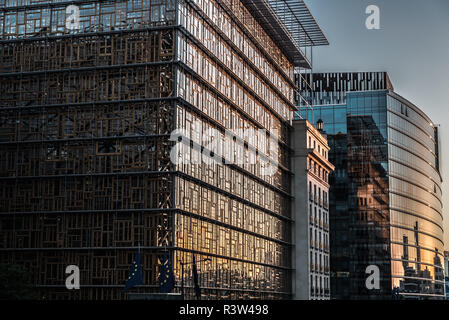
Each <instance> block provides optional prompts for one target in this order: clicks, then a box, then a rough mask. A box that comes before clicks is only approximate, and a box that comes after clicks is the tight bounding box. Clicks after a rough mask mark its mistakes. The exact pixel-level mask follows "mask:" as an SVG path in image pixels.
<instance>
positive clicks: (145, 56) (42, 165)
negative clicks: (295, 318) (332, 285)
mask: <svg viewBox="0 0 449 320" xmlns="http://www.w3.org/2000/svg"><path fill="white" fill-rule="evenodd" d="M281 19H282V20H281ZM301 22H302V24H301ZM323 44H327V40H326V38H325V37H324V35H323V34H322V32H321V30H320V29H319V27H318V25H317V23H316V22H315V20H314V19H313V17H312V15H311V14H310V12H309V10H308V9H307V7H306V6H305V4H304V2H303V1H292V0H283V1H282V0H280V1H269V2H267V1H265V0H241V1H240V0H195V1H178V0H155V1H153V0H152V1H150V0H129V1H121V0H105V1H95V0H91V1H90V0H85V1H67V2H64V1H57V2H55V1H48V0H0V108H1V113H0V124H1V125H0V144H1V148H0V211H1V212H0V214H1V215H0V235H1V236H0V237H1V241H0V262H4V263H13V264H18V265H21V266H23V267H24V268H25V269H26V270H28V271H29V272H30V274H31V275H32V277H33V279H32V281H33V283H34V284H35V286H36V288H38V289H39V290H40V294H41V296H42V297H43V298H46V299H81V298H82V299H124V298H126V295H125V294H124V293H122V291H121V290H122V288H123V286H124V284H125V281H126V279H127V275H128V270H129V267H130V265H131V263H132V261H133V257H134V255H135V253H136V251H137V248H138V247H140V250H141V262H142V268H143V280H144V284H143V285H141V286H139V287H136V288H133V289H132V292H137V293H145V292H158V291H159V282H158V278H157V277H158V272H159V266H160V263H161V257H162V254H163V252H164V251H165V250H168V252H169V256H170V261H171V262H172V265H173V267H174V273H175V277H176V288H175V291H176V292H179V290H180V286H181V283H180V281H181V279H185V296H186V298H192V297H194V290H193V282H192V279H191V273H192V265H191V263H190V262H192V260H193V255H194V254H195V255H196V261H197V268H198V273H199V278H200V287H201V288H202V295H203V298H204V299H223V298H227V299H234V298H245V299H250V298H251V299H252V298H265V299H280V298H289V297H291V272H292V270H291V245H292V240H291V227H292V217H291V211H290V205H291V189H290V184H291V182H290V177H291V174H292V172H291V167H290V153H291V151H290V148H289V145H290V130H291V121H292V118H293V111H294V110H295V106H294V93H295V90H296V84H295V81H294V70H295V68H296V69H299V70H301V69H310V68H311V63H310V55H306V54H305V52H310V48H311V47H313V46H316V45H323ZM179 132H181V133H182V134H180V133H179ZM210 132H214V133H215V136H214V137H215V138H216V139H217V140H220V141H225V140H226V138H227V137H229V136H231V141H234V142H235V145H238V147H235V149H232V152H231V153H223V154H217V153H214V152H213V151H214V150H212V149H211V150H209V149H208V146H209V142H207V141H205V140H207V139H209V138H210V134H209V133H210ZM248 132H258V133H261V132H263V134H262V135H260V134H259V135H248V134H247V133H248ZM209 140H210V139H209ZM217 140H215V141H217ZM272 140H275V143H274V145H273V144H272ZM198 146H199V147H198ZM211 148H212V147H211ZM256 150H257V151H256ZM203 151H204V154H208V153H209V155H210V156H212V154H214V155H215V157H214V159H215V160H216V161H215V162H213V163H211V164H210V163H209V164H207V163H206V162H205V161H203V158H202V157H201V155H202V154H203ZM211 152H212V153H211ZM217 155H220V157H217ZM217 158H218V159H217ZM267 167H274V168H276V170H275V171H274V172H271V174H264V172H265V171H263V170H262V169H261V168H263V169H267ZM205 259H207V260H206V261H205ZM181 262H182V263H185V267H184V268H183V269H184V274H183V275H182V274H181ZM189 263H190V264H189ZM68 265H76V266H78V267H79V269H80V272H81V273H80V274H81V280H80V284H81V289H80V290H67V289H66V287H65V278H66V274H65V268H66V267H67V266H68Z"/></svg>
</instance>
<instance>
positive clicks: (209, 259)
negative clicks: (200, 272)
mask: <svg viewBox="0 0 449 320" xmlns="http://www.w3.org/2000/svg"><path fill="white" fill-rule="evenodd" d="M206 261H212V259H211V258H204V259H203V260H199V261H198V262H206ZM180 264H181V295H182V299H183V300H184V265H191V264H193V261H192V262H182V261H181V262H180Z"/></svg>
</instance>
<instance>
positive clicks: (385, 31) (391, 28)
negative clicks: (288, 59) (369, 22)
mask: <svg viewBox="0 0 449 320" xmlns="http://www.w3.org/2000/svg"><path fill="white" fill-rule="evenodd" d="M305 2H306V4H307V6H308V7H309V9H310V11H311V12H312V14H313V16H314V17H315V19H316V20H317V22H318V24H319V25H320V27H321V28H322V29H323V31H324V34H325V35H326V37H327V39H328V40H329V43H330V45H329V46H325V47H317V48H314V51H313V64H314V65H313V68H314V69H313V71H314V72H340V71H341V72H345V71H387V72H388V73H389V75H390V79H391V82H392V84H393V86H394V89H395V92H397V93H398V94H400V95H402V96H403V97H404V98H406V99H407V100H410V101H411V102H412V103H413V104H415V105H416V106H418V107H419V108H420V109H421V110H423V111H424V112H425V113H426V114H427V115H428V116H429V117H430V118H431V119H432V120H433V122H434V123H436V124H440V125H441V127H440V128H441V147H442V168H443V169H442V170H443V206H444V208H443V212H444V219H445V221H444V227H445V235H444V239H445V248H446V250H448V249H449V0H305ZM369 5H376V6H378V7H379V9H380V30H368V29H367V28H366V27H365V20H366V18H367V17H368V15H367V14H365V9H366V7H367V6H369Z"/></svg>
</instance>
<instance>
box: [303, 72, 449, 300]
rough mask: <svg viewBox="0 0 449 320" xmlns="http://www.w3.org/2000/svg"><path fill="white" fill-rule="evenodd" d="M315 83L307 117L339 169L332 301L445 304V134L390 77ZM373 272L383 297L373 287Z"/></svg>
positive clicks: (343, 76) (333, 201)
mask: <svg viewBox="0 0 449 320" xmlns="http://www.w3.org/2000/svg"><path fill="white" fill-rule="evenodd" d="M311 82H312V84H313V85H312V87H313V88H314V92H313V93H310V92H309V93H306V96H305V99H308V100H310V101H311V103H312V104H313V105H314V108H313V109H305V108H303V109H302V110H301V114H302V116H303V117H304V118H307V119H309V121H315V120H317V119H322V120H323V121H324V130H325V131H326V132H327V134H328V141H329V146H330V152H329V159H330V161H331V163H333V164H334V165H335V168H336V169H335V171H334V172H333V174H331V176H330V179H329V181H330V185H331V188H330V209H329V210H330V219H329V220H330V230H331V231H330V244H331V246H330V257H331V259H330V260H331V261H330V269H331V293H332V297H333V298H337V299H367V298H368V299H392V298H393V299H442V298H444V272H443V266H442V265H443V259H444V258H443V229H442V225H443V217H442V202H441V197H442V192H441V183H442V179H441V173H440V161H439V149H440V147H439V144H440V139H439V132H438V126H436V125H435V124H434V123H433V122H432V121H431V120H430V119H429V117H427V116H426V115H425V114H424V113H423V112H422V111H421V110H420V109H419V108H418V107H416V106H415V105H413V104H412V103H411V102H409V101H407V100H406V99H404V98H403V97H401V96H399V95H398V94H396V93H395V92H394V91H393V90H394V89H393V86H392V85H391V83H390V80H389V78H388V75H387V73H385V72H367V73H326V74H313V80H312V81H311ZM300 85H301V84H300ZM302 87H303V88H305V87H304V86H302ZM372 265H374V266H377V267H378V268H379V280H380V281H379V286H378V287H377V288H374V289H373V288H368V286H367V285H366V280H367V278H368V276H369V274H367V272H366V270H367V268H368V267H369V266H372Z"/></svg>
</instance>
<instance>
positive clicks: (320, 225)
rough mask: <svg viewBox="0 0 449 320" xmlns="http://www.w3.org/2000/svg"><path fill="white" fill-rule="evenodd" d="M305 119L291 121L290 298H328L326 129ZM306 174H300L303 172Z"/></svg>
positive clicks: (319, 123)
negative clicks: (291, 248) (291, 287)
mask: <svg viewBox="0 0 449 320" xmlns="http://www.w3.org/2000/svg"><path fill="white" fill-rule="evenodd" d="M320 125H321V122H318V123H317V128H315V127H314V126H313V125H312V124H311V123H310V122H309V121H307V120H305V119H301V120H295V121H293V128H294V131H293V135H292V145H293V150H294V153H293V156H292V169H293V171H294V172H295V173H296V174H295V177H294V178H293V185H292V192H293V194H294V197H295V198H294V201H293V207H292V208H293V209H292V217H293V220H294V223H293V243H294V247H293V257H292V258H293V279H292V283H293V294H294V296H293V298H294V299H300V300H329V299H330V267H329V174H330V173H331V172H332V171H333V170H334V166H333V165H332V164H331V163H330V162H329V160H328V156H329V145H328V144H327V137H326V133H325V132H324V131H323V130H322V128H320V127H319V126H320ZM304 172H305V173H306V174H303V173H304Z"/></svg>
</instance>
